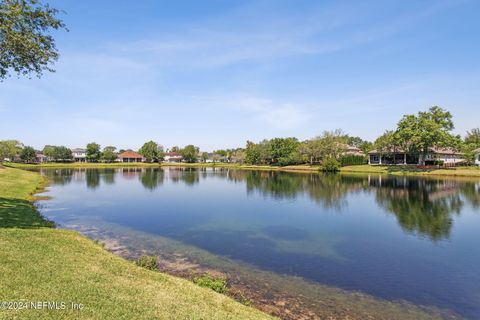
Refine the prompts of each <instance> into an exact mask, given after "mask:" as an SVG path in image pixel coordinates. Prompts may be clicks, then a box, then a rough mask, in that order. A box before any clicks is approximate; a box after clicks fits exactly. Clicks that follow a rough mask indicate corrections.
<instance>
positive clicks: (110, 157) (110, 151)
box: [101, 146, 117, 162]
mask: <svg viewBox="0 0 480 320" xmlns="http://www.w3.org/2000/svg"><path fill="white" fill-rule="evenodd" d="M115 150H117V148H115V147H113V146H106V147H105V148H103V151H102V156H101V158H102V160H104V161H106V162H113V161H115V159H117V153H116V152H115Z"/></svg>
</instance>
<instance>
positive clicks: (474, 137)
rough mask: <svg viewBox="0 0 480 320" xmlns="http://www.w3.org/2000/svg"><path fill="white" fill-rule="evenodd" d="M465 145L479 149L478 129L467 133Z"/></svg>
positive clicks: (479, 136)
mask: <svg viewBox="0 0 480 320" xmlns="http://www.w3.org/2000/svg"><path fill="white" fill-rule="evenodd" d="M465 143H466V144H471V145H474V146H475V147H476V148H480V128H474V129H472V130H470V131H467V135H466V136H465Z"/></svg>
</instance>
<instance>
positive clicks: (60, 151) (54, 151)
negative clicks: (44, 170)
mask: <svg viewBox="0 0 480 320" xmlns="http://www.w3.org/2000/svg"><path fill="white" fill-rule="evenodd" d="M43 155H44V156H46V157H48V160H49V161H70V160H72V159H73V155H72V150H70V149H68V148H67V147H64V146H52V145H46V146H45V147H44V148H43Z"/></svg>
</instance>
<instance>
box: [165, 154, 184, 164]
mask: <svg viewBox="0 0 480 320" xmlns="http://www.w3.org/2000/svg"><path fill="white" fill-rule="evenodd" d="M163 159H164V161H165V162H182V160H183V157H182V155H180V154H179V153H177V152H167V153H165V156H164V157H163Z"/></svg>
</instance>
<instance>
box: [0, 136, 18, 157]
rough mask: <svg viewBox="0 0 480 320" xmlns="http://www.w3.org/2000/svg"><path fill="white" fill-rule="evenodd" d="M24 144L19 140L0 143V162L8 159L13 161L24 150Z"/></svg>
mask: <svg viewBox="0 0 480 320" xmlns="http://www.w3.org/2000/svg"><path fill="white" fill-rule="evenodd" d="M22 147H23V144H22V143H21V142H20V141H18V140H2V141H0V162H1V161H3V159H5V158H8V159H10V160H13V159H14V158H15V156H17V155H18V154H19V153H20V151H21V150H22Z"/></svg>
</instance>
